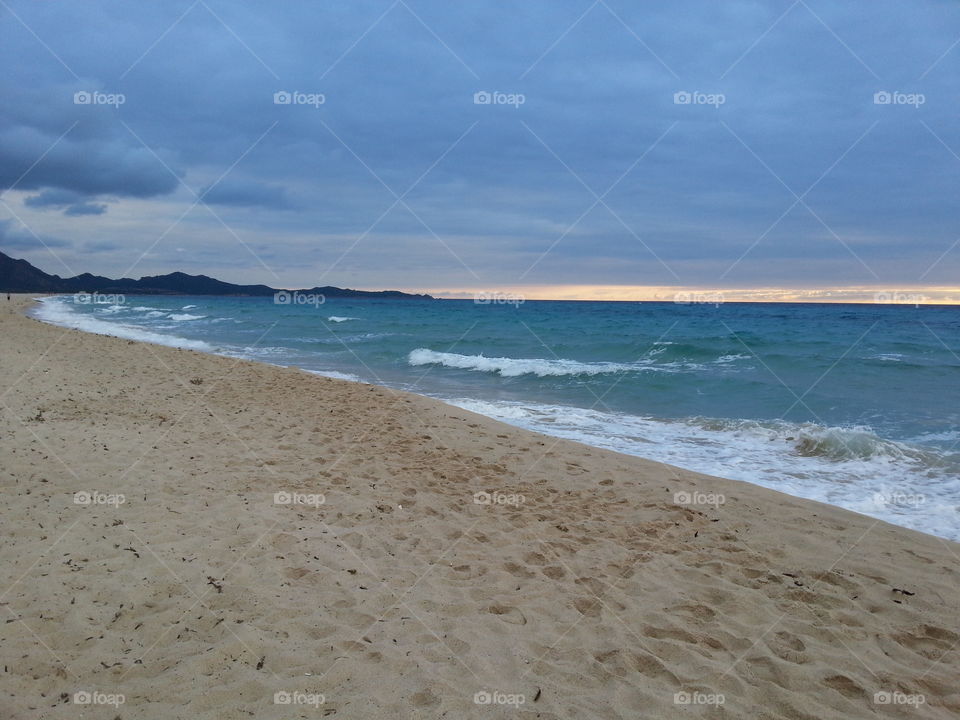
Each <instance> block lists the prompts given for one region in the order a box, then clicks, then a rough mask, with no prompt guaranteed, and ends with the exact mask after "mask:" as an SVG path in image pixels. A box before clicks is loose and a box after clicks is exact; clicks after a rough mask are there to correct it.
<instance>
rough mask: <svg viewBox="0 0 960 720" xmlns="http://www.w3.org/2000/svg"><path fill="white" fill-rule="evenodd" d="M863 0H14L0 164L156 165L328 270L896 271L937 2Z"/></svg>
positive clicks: (113, 193) (947, 40)
mask: <svg viewBox="0 0 960 720" xmlns="http://www.w3.org/2000/svg"><path fill="white" fill-rule="evenodd" d="M871 7H872V9H873V12H871V13H870V15H869V17H867V16H865V15H864V14H863V11H862V9H861V8H859V7H855V6H836V5H835V4H832V3H828V2H826V1H825V0H811V1H810V2H805V3H791V2H788V1H787V0H784V1H782V2H776V1H775V2H770V3H756V2H729V3H722V4H717V3H710V2H695V3H684V4H683V5H681V6H676V5H670V4H656V5H652V4H637V3H629V2H626V1H625V0H607V1H606V2H600V3H594V4H591V3H589V2H583V3H574V2H547V1H546V0H544V1H542V2H529V3H523V4H521V5H517V4H513V3H503V2H493V3H483V4H476V5H462V4H451V3H442V2H439V1H432V0H430V1H428V0H406V2H400V3H395V4H392V3H391V2H389V1H388V0H376V1H375V0H369V1H364V2H355V3H350V4H345V5H342V6H338V7H330V6H318V5H317V4H316V3H313V2H285V3H283V4H279V5H273V6H269V7H267V6H253V5H246V4H240V5H238V4H234V3H227V2H220V1H215V0H209V1H207V2H202V3H191V2H188V1H186V0H185V1H183V2H171V3H166V4H164V5H162V6H160V5H136V6H131V5H129V4H126V3H120V2H104V3H98V4H95V5H90V4H82V3H28V2H23V1H21V2H13V3H10V5H9V8H10V9H9V11H4V10H2V9H0V33H2V35H3V38H4V42H3V43H2V45H0V60H2V61H3V63H4V67H5V68H6V71H5V72H4V74H3V76H2V77H0V92H2V93H3V96H4V98H5V102H4V104H3V106H2V108H0V186H2V187H7V188H9V187H11V186H14V185H15V187H16V189H17V190H23V191H34V193H33V194H32V195H30V196H28V197H27V199H26V200H25V203H26V204H27V205H28V206H30V207H32V208H35V209H38V208H43V207H49V208H53V209H55V210H61V209H62V210H64V211H65V212H67V213H68V214H72V215H76V214H89V213H99V212H101V211H102V210H104V209H105V207H106V206H105V205H104V201H106V200H109V201H110V202H111V203H113V202H117V203H118V204H119V205H122V204H123V203H124V198H140V199H153V200H154V201H155V202H157V203H161V202H162V203H167V202H170V201H171V197H173V196H174V193H175V191H178V188H179V187H180V185H181V183H182V184H184V185H186V186H187V187H188V188H190V190H191V193H188V194H186V195H184V200H185V202H187V203H192V202H193V201H194V200H195V197H196V196H197V195H199V196H201V197H202V198H203V200H204V202H205V203H207V204H209V205H211V206H212V207H213V208H215V209H216V212H217V213H219V214H221V215H222V218H221V219H223V220H224V222H226V223H228V224H229V225H230V226H231V228H232V229H233V230H234V231H235V232H236V233H237V234H238V236H244V237H247V236H248V235H251V236H254V238H257V239H258V240H254V238H251V239H250V247H266V248H269V252H267V251H266V250H264V251H262V258H261V259H265V258H266V257H267V256H268V255H269V264H270V266H271V267H274V266H276V267H277V268H278V269H281V270H283V269H286V268H293V269H294V271H296V269H302V271H303V272H304V273H305V274H309V275H310V276H311V277H313V276H316V275H319V274H324V273H327V272H329V273H330V277H329V278H328V279H330V280H333V279H335V278H336V277H337V275H336V273H337V272H338V271H339V268H340V267H343V268H347V267H349V268H352V269H356V268H362V267H363V266H364V265H366V266H368V267H370V268H371V270H377V271H378V272H380V271H382V270H383V269H384V268H390V267H393V266H396V265H399V264H404V267H407V265H406V264H407V263H408V262H409V259H410V258H412V257H416V258H421V259H422V260H423V262H422V263H421V265H420V266H421V267H422V268H423V269H422V270H421V271H419V273H418V271H417V268H416V266H414V265H411V266H410V267H407V270H408V275H407V277H405V282H406V283H407V284H417V283H426V282H429V283H431V284H433V285H437V284H439V283H438V276H439V277H441V278H442V277H445V276H446V277H449V282H450V284H456V283H458V282H463V281H467V280H470V281H473V280H474V277H472V276H479V277H481V278H483V279H484V280H485V281H488V282H491V283H495V282H515V281H517V280H518V279H519V278H520V277H521V276H522V277H524V278H525V280H526V281H528V282H550V283H562V282H577V283H624V282H628V283H632V282H636V283H652V284H658V283H664V282H671V283H672V282H676V281H677V279H679V280H680V281H682V282H686V283H709V282H716V281H718V280H720V279H721V278H722V279H725V280H729V281H731V282H733V281H735V282H737V283H739V284H765V283H767V282H769V280H770V278H772V277H776V278H778V280H777V281H778V282H795V283H798V284H811V283H817V282H831V283H838V282H857V283H860V282H866V281H872V280H875V279H877V278H880V279H883V280H889V281H891V282H892V281H895V280H900V281H915V280H917V277H918V276H919V275H920V274H921V273H922V272H923V271H924V270H926V269H927V268H928V267H929V266H930V264H931V263H932V262H933V261H934V260H936V258H938V257H939V256H940V255H942V254H943V252H944V250H946V249H947V248H948V247H949V246H950V244H951V243H952V242H953V241H954V240H955V239H956V238H955V234H956V227H957V225H958V222H957V221H958V220H960V217H958V215H960V211H958V209H957V208H956V206H955V203H954V201H953V199H954V198H955V196H956V194H957V190H958V189H960V188H958V178H960V159H958V157H957V155H958V154H960V127H958V124H957V123H956V118H955V115H956V112H955V108H956V103H955V98H956V97H957V96H958V94H960V73H957V69H958V64H960V47H953V43H954V42H955V40H956V38H957V37H958V36H960V7H958V6H957V5H955V4H953V3H947V2H926V3H907V2H880V3H875V4H874V5H872V6H871ZM14 13H15V15H14ZM18 18H19V19H18ZM20 21H22V22H23V23H25V24H26V25H29V27H30V29H31V30H32V31H33V32H30V31H28V30H27V29H26V28H24V26H23V24H21V22H20ZM33 33H36V36H34V34H33ZM38 38H40V40H38ZM44 45H46V47H45V46H44ZM48 48H49V49H48ZM951 48H952V49H951ZM495 92H500V93H503V95H502V96H498V95H494V94H493V93H495ZM478 93H479V95H478ZM483 93H488V95H484V94H483ZM518 94H519V95H522V96H523V100H522V103H521V102H520V101H519V100H517V95H518ZM511 96H512V97H514V101H513V102H512V103H511V101H510V98H511ZM475 99H476V100H477V101H479V103H480V104H475ZM484 99H489V100H490V102H484ZM500 100H503V103H504V104H500ZM721 100H722V102H721ZM208 189H209V192H207V190H208ZM408 190H409V193H408V194H406V195H404V193H407V192H408ZM54 192H69V193H71V195H70V197H71V200H70V202H69V203H55V202H52V201H51V200H50V198H51V197H56V196H55V195H50V193H54ZM187 195H189V197H188V196H187ZM397 196H403V200H402V201H399V202H398V201H397ZM5 197H8V196H5ZM598 198H599V199H598ZM185 209H186V207H184V208H179V206H177V207H175V208H174V209H173V210H172V211H170V215H171V217H170V218H169V219H168V218H167V217H166V216H164V218H163V220H161V221H159V222H158V224H157V225H156V226H152V225H151V226H149V227H145V228H144V229H143V230H142V232H141V234H143V235H152V236H159V235H161V234H162V233H163V232H164V230H165V228H166V227H167V226H168V225H169V224H170V223H172V222H173V221H174V220H176V218H177V217H178V216H179V215H180V214H181V212H183V210H185ZM245 209H255V210H256V212H240V211H244V210H245ZM0 211H2V208H0ZM280 211H283V212H280ZM113 215H115V213H108V214H106V215H105V216H104V217H103V219H102V220H101V219H97V218H90V219H89V220H86V221H85V222H88V223H89V222H100V223H104V225H103V227H104V228H105V229H109V228H110V227H111V226H110V225H109V223H110V222H111V220H110V218H111V217H112V216H113ZM381 216H382V217H381ZM207 220H208V221H210V222H214V221H213V220H212V219H211V218H210V217H209V216H207ZM181 229H182V228H181ZM173 237H176V233H174V234H173V235H172V236H171V238H170V239H171V242H169V243H168V242H166V241H164V242H163V243H161V244H160V245H158V247H157V251H158V252H160V251H163V252H166V253H168V255H167V257H169V258H170V262H177V258H176V256H175V255H173V253H174V248H175V247H178V246H179V247H183V245H184V244H185V243H187V242H193V243H203V242H212V240H198V239H189V238H187V239H183V240H181V239H178V240H177V241H176V242H172V238H173ZM197 237H202V238H206V237H208V234H204V233H203V232H200V231H198V232H197ZM358 240H359V242H358ZM228 241H229V242H234V240H232V239H229V238H228ZM258 242H259V243H260V244H258ZM186 249H187V250H189V251H191V252H193V254H194V256H195V257H205V256H206V255H205V254H203V253H200V252H199V250H201V248H199V247H197V248H186ZM344 252H348V255H347V256H346V257H344V259H343V260H338V258H340V257H341V256H342V255H343V253H344ZM394 253H395V254H394ZM811 254H812V258H811V260H810V263H809V264H808V265H805V264H804V263H803V262H800V261H799V259H800V258H803V257H806V256H810V255H811ZM218 255H222V253H220V252H214V251H212V250H211V252H210V256H211V257H212V258H214V260H215V258H216V257H217V256H218ZM401 256H402V257H401ZM135 257H136V255H134V257H133V258H131V260H132V259H135ZM427 258H429V260H427ZM401 260H402V263H401V262H400V261H401ZM958 260H960V258H957V257H953V256H951V255H949V254H948V255H947V256H946V257H945V258H944V260H943V261H942V262H941V263H940V265H938V266H937V268H936V269H935V270H934V271H933V272H932V273H931V274H930V275H929V276H927V278H926V279H927V280H929V281H936V280H941V281H947V280H951V279H954V278H955V277H956V269H957V262H958ZM337 262H341V263H343V265H342V266H340V265H335V263H337ZM236 263H247V265H248V266H249V267H251V268H257V267H259V264H258V261H257V260H256V258H255V257H253V256H252V255H251V254H250V253H249V252H247V251H246V250H245V249H243V248H239V249H238V251H237V253H236V254H235V255H233V256H231V257H230V266H231V267H233V266H234V265H235V264H236ZM464 264H466V265H468V266H469V268H470V271H472V272H469V271H467V270H466V269H465V268H464V267H463V265H464ZM331 266H334V267H333V270H331V269H330V268H331ZM812 267H816V270H815V271H813V270H810V269H809V268H812ZM92 269H93V270H96V268H92ZM169 269H172V268H169ZM445 274H446V275H445ZM875 276H876V277H875ZM263 279H264V280H270V279H271V278H269V277H265V278H263ZM354 282H355V281H354Z"/></svg>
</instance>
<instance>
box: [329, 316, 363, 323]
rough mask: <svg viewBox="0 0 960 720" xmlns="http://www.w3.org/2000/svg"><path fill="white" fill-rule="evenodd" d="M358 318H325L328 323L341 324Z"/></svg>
mask: <svg viewBox="0 0 960 720" xmlns="http://www.w3.org/2000/svg"><path fill="white" fill-rule="evenodd" d="M359 319H360V318H355V317H341V316H340V315H331V316H330V317H328V318H327V320H329V321H330V322H335V323H342V322H347V320H359Z"/></svg>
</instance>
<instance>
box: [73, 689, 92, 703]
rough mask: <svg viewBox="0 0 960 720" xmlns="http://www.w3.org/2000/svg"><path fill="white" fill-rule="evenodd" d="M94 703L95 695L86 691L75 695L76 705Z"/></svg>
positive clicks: (74, 701)
mask: <svg viewBox="0 0 960 720" xmlns="http://www.w3.org/2000/svg"><path fill="white" fill-rule="evenodd" d="M92 702H93V695H91V694H90V693H89V692H87V691H86V690H81V691H80V692H77V693H74V694H73V704H74V705H89V704H90V703H92Z"/></svg>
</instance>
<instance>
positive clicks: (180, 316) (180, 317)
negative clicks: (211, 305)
mask: <svg viewBox="0 0 960 720" xmlns="http://www.w3.org/2000/svg"><path fill="white" fill-rule="evenodd" d="M167 317H168V318H170V319H171V320H176V321H177V322H183V321H186V320H202V319H203V318H205V317H206V315H191V314H190V313H170V314H169V315H167Z"/></svg>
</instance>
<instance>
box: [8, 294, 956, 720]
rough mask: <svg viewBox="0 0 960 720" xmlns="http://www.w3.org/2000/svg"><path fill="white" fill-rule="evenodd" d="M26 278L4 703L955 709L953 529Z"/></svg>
mask: <svg viewBox="0 0 960 720" xmlns="http://www.w3.org/2000/svg"><path fill="white" fill-rule="evenodd" d="M28 302H29V301H28V298H26V297H15V298H14V300H13V301H11V302H6V301H5V300H3V299H2V298H0V337H2V343H0V394H2V395H0V410H2V412H3V424H2V429H0V437H2V442H0V457H2V469H0V485H2V489H3V500H4V502H3V503H2V504H0V523H2V528H3V532H2V542H0V606H2V607H0V614H2V615H3V616H4V620H5V622H4V624H3V625H2V626H0V627H2V634H0V655H2V665H3V668H2V675H0V678H2V680H0V717H3V718H17V719H20V718H111V719H112V718H123V719H124V720H127V719H129V718H163V719H173V718H185V719H186V718H191V719H196V718H201V719H206V718H210V719H213V718H217V719H220V718H319V717H335V718H440V717H447V718H505V717H516V718H544V719H551V718H641V717H644V718H690V717H698V716H699V717H705V718H811V719H813V718H816V719H817V720H823V719H824V718H860V717H871V718H874V717H904V718H955V717H957V713H958V712H960V689H958V677H960V672H958V670H960V646H958V640H960V634H958V633H960V628H958V618H960V592H958V588H960V572H958V569H960V545H958V544H955V543H951V542H948V541H945V540H941V539H938V538H935V537H932V536H928V535H924V534H922V533H917V532H913V531H910V530H906V529H903V528H899V527H894V526H892V525H888V524H886V523H883V522H880V521H876V520H873V519H871V518H868V517H864V516H861V515H857V514H854V513H850V512H847V511H844V510H840V509H837V508H833V507H830V506H826V505H822V504H818V503H814V502H809V501H805V500H799V499H796V498H792V497H789V496H787V495H783V494H780V493H777V492H773V491H771V490H766V489H763V488H759V487H754V486H751V485H748V484H745V483H740V482H734V481H729V480H721V479H717V478H712V477H707V476H703V475H699V474H696V473H693V472H688V471H685V470H680V469H677V468H674V467H670V466H666V465H662V464H659V463H654V462H649V461H645V460H642V459H638V458H633V457H628V456H624V455H619V454H616V453H613V452H607V451H603V450H598V449H594V448H590V447H587V446H585V445H580V444H577V443H574V442H569V441H562V440H556V439H553V438H549V437H546V436H543V435H538V434H536V433H531V432H527V431H523V430H519V429H515V428H512V427H509V426H507V425H503V424H500V423H498V422H495V421H493V420H489V419H486V418H484V417H481V416H478V415H474V414H471V413H469V412H466V411H463V410H460V409H457V408H453V407H450V406H447V405H445V404H443V403H440V402H437V401H434V400H431V399H428V398H423V397H419V396H416V395H412V394H407V393H401V392H395V391H392V390H389V389H385V388H381V387H377V386H372V385H366V384H360V383H349V382H344V381H340V380H332V379H327V378H322V377H317V376H313V375H309V374H307V373H304V372H301V371H299V370H296V369H282V368H275V367H270V366H265V365H259V364H256V363H251V362H246V361H239V360H234V359H230V358H224V357H216V356H210V355H203V354H200V353H196V352H191V351H186V350H177V349H173V348H166V347H159V346H154V345H147V344H143V343H134V342H130V341H127V340H122V339H117V338H110V337H104V336H99V335H91V334H85V333H80V332H77V331H73V330H65V329H62V328H57V327H53V326H49V325H44V324H42V323H40V322H38V321H35V320H33V319H30V318H28V317H25V316H24V315H23V314H22V313H23V312H24V310H25V308H26V306H27V305H28ZM77 493H81V495H79V496H78V495H77ZM84 493H85V495H84ZM475 493H487V495H480V496H475ZM678 493H688V494H690V497H691V499H693V500H694V501H696V503H697V504H684V502H685V500H686V498H684V497H683V496H678ZM278 494H280V495H279V496H278ZM477 500H479V501H480V502H477ZM488 500H489V502H487V501H488ZM721 501H722V502H721ZM878 693H879V695H878ZM88 701H89V702H88ZM287 701H289V702H287ZM488 701H489V702H488Z"/></svg>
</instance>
